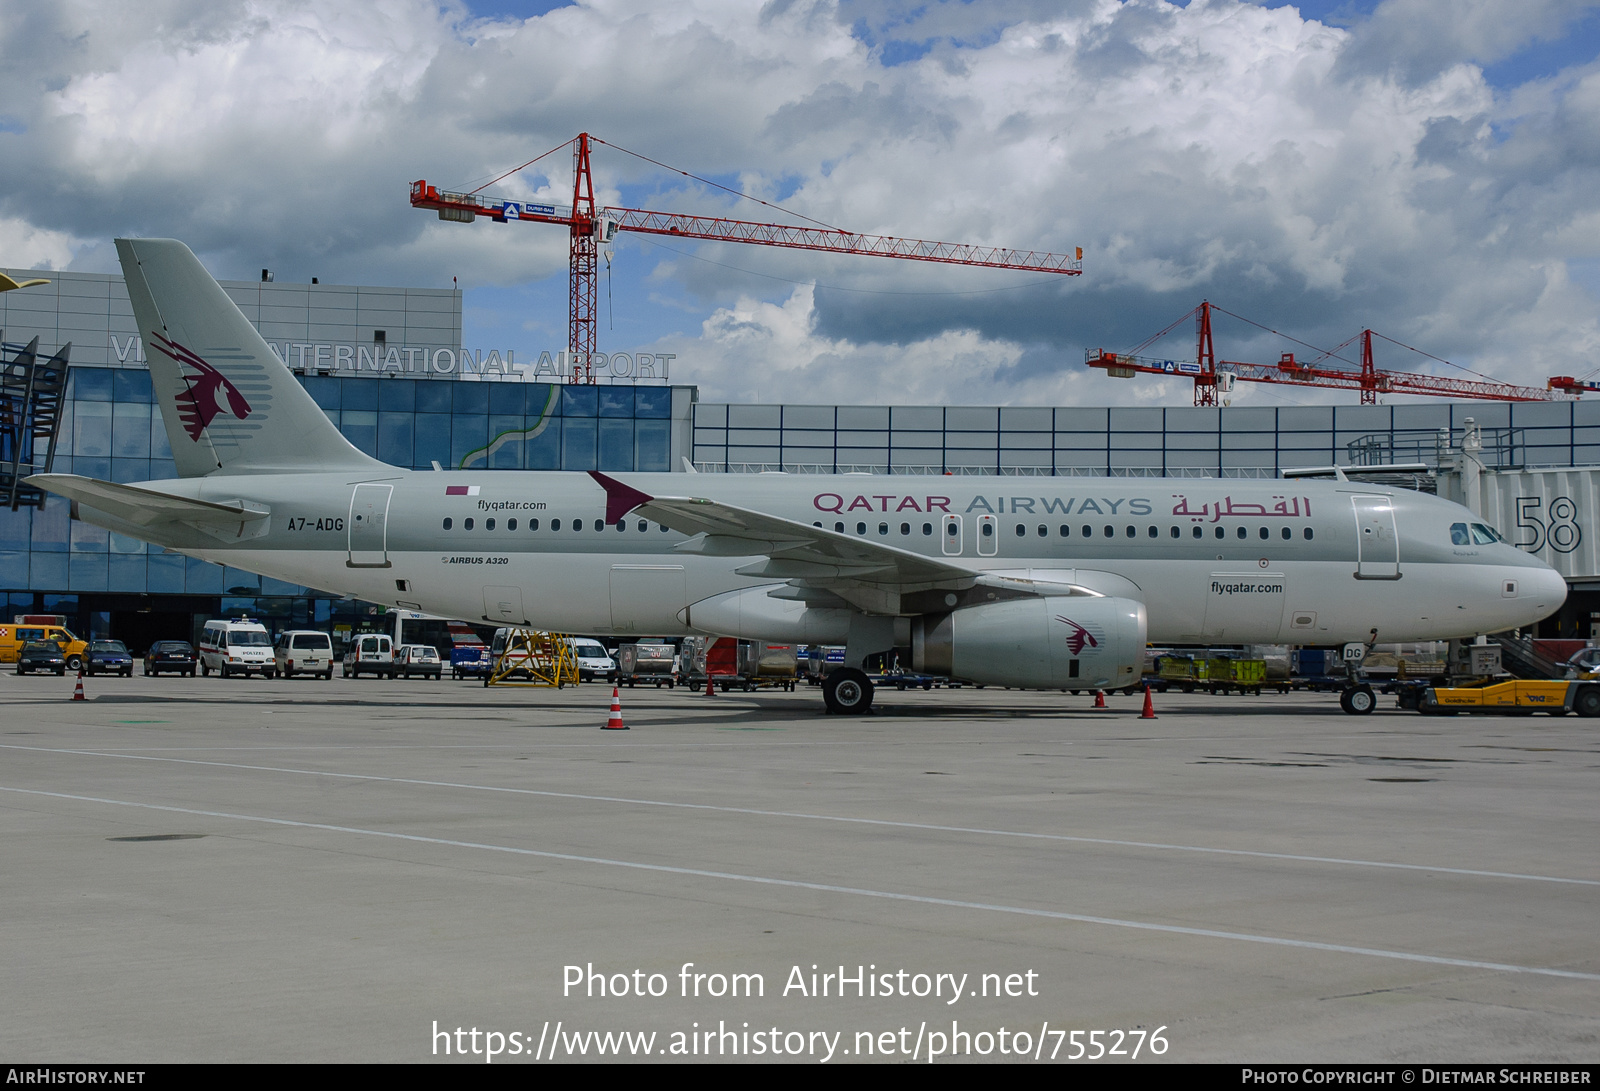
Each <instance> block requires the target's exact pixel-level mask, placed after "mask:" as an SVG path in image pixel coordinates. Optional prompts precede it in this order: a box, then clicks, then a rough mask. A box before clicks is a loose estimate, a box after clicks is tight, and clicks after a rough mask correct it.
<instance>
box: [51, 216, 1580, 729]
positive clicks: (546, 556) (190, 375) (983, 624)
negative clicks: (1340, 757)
mask: <svg viewBox="0 0 1600 1091" xmlns="http://www.w3.org/2000/svg"><path fill="white" fill-rule="evenodd" d="M117 252H118V256H119V257H120V259H121V262H122V269H123V274H124V276H125V277H126V280H127V285H128V294H129V296H130V298H131V300H132V303H133V310H134V315H135V317H136V319H137V321H138V324H139V331H140V336H141V337H142V338H143V339H144V343H145V348H146V356H147V358H148V359H149V366H150V376H151V382H152V386H153V389H154V392H155V395H156V399H157V401H158V402H159V404H160V407H161V414H162V418H163V420H164V422H165V425H166V429H167V434H168V437H169V439H170V440H171V444H172V450H173V457H174V460H175V463H176V467H177V471H178V474H179V478H178V479H177V480H172V481H159V482H144V483H140V484H114V483H111V482H107V481H99V480H96V479H93V478H89V477H82V476H78V475H74V474H46V475H39V476H36V477H34V478H32V479H31V480H32V482H33V483H36V484H38V485H41V486H43V487H45V488H47V489H49V490H50V491H52V492H54V493H57V494H59V495H61V496H65V497H68V498H70V499H71V500H72V501H73V510H74V513H75V515H76V517H77V518H79V519H82V520H84V521H87V522H90V523H93V524H95V525H97V526H101V527H105V528H107V529H110V530H114V531H117V532H118V533H122V534H128V535H132V536H135V537H138V538H142V539H144V540H146V541H150V542H155V543H157V544H159V545H162V546H165V547H167V548H169V549H173V550H176V551H178V552H181V553H185V554H188V555H190V556H194V557H200V558H203V559H205V560H208V561H215V562H218V563H222V564H230V565H233V566H235V567H237V568H243V569H246V570H248V571H253V572H258V573H261V574H262V575H266V576H273V577H276V578H278V579H282V580H288V581H290V582H293V583H299V584H303V585H307V586H311V587H323V588H328V589H333V590H338V591H340V592H342V593H344V594H348V595H352V596H356V597H358V598H362V599H366V600H368V601H371V602H385V603H390V604H393V605H396V606H401V607H404V608H408V609H417V610H424V611H427V612H428V613H431V614H436V615H441V616H445V617H456V618H462V619H468V620H481V621H486V622H492V623H496V624H503V625H532V626H536V627H539V628H546V629H553V630H559V631H565V632H582V633H596V634H600V633H605V634H612V635H617V636H625V635H634V634H652V635H663V634H690V633H697V634H698V633H709V634H715V635H719V636H736V637H747V638H753V639H767V640H785V641H797V642H805V643H827V644H843V645H845V646H846V649H847V651H846V661H845V666H844V667H842V668H840V669H838V670H835V671H834V672H833V673H832V674H830V675H829V677H828V684H827V686H826V687H825V688H824V696H825V699H826V701H827V704H828V707H829V709H830V710H832V711H835V712H846V713H859V712H864V711H866V710H867V709H868V708H869V707H870V705H871V702H872V686H871V683H870V682H869V681H868V679H867V677H866V675H865V674H864V673H863V672H862V671H861V669H860V668H861V665H862V662H863V660H864V659H865V658H866V656H868V655H870V654H872V653H874V652H879V651H884V650H887V649H889V648H903V649H904V648H909V649H910V653H911V655H910V660H911V665H912V666H913V667H914V668H915V669H916V670H918V671H922V672H927V673H931V674H942V675H948V676H950V677H952V678H959V679H964V680H967V681H971V682H978V683H988V684H992V685H1006V686H1016V687H1036V688H1048V689H1096V688H1114V687H1121V686H1126V685H1131V684H1134V683H1136V682H1137V681H1138V679H1139V673H1140V669H1141V662H1142V657H1143V653H1144V648H1145V645H1146V643H1147V642H1149V641H1155V642H1163V643H1168V642H1170V643H1194V644H1201V643H1228V644H1243V643H1273V642H1286V643H1304V644H1338V643H1344V642H1348V641H1370V640H1374V639H1379V640H1385V641H1411V640H1429V639H1441V638H1449V637H1469V636H1475V635H1477V634H1480V633H1487V632H1495V631H1499V630H1503V629H1509V628H1514V627H1517V626H1521V625H1528V624H1531V623H1533V622H1535V621H1538V620H1539V619H1541V618H1543V617H1545V616H1547V615H1548V614H1550V613H1551V612H1552V611H1554V610H1555V609H1556V608H1558V607H1559V606H1560V605H1561V603H1562V601H1563V599H1564V598H1565V596H1566V585H1565V582H1564V581H1563V580H1562V579H1561V577H1560V576H1559V575H1557V574H1556V573H1555V572H1554V571H1553V570H1552V569H1550V568H1549V567H1547V566H1546V565H1544V564H1543V563H1541V562H1539V561H1538V560H1536V559H1534V558H1533V557H1530V556H1528V555H1527V554H1526V553H1524V552H1522V551H1521V550H1518V549H1516V548H1514V547H1512V546H1510V545H1507V544H1505V543H1504V542H1503V541H1500V540H1499V539H1498V537H1497V536H1496V535H1494V534H1493V533H1492V532H1491V531H1489V530H1488V529H1487V528H1483V527H1481V525H1479V526H1478V527H1477V528H1476V529H1477V533H1473V534H1467V533H1464V529H1465V526H1471V525H1473V524H1474V523H1475V517H1474V516H1473V515H1472V514H1471V513H1470V512H1468V511H1467V510H1466V509H1464V508H1462V507H1459V506H1457V505H1455V504H1451V503H1449V502H1447V501H1444V500H1440V499H1438V498H1437V497H1433V496H1427V495H1422V494H1418V493H1413V492H1409V491H1406V490H1398V489H1391V488H1384V487H1379V486H1371V485H1357V484H1352V483H1350V482H1345V481H1312V480H1294V481H1284V480H1198V481H1197V480H1194V479H1181V480H1180V479H1110V478H1098V479H1097V478H1077V477H1074V478H1016V479H1005V478H953V477H910V476H907V477H901V476H894V477H887V478H880V479H865V478H862V477H859V476H839V477H819V476H812V475H806V476H793V477H790V476H785V475H721V474H719V475H711V474H703V475H688V474H651V473H636V474H625V475H622V476H621V477H613V476H610V475H607V474H602V473H598V472H590V473H557V472H520V471H486V472H477V471H413V470H407V469H401V468H398V467H394V466H389V465H386V464H384V463H381V462H378V461H377V460H375V459H373V458H370V457H368V456H367V455H365V454H362V453H361V452H360V451H358V450H357V449H356V448H355V447H353V446H352V445H351V444H350V443H349V442H348V441H347V440H346V439H345V438H344V437H343V436H342V435H340V433H339V431H338V429H337V428H335V427H334V426H333V424H332V423H331V422H330V421H329V420H328V418H327V417H326V416H324V415H323V413H322V411H321V410H320V409H318V408H317V406H316V405H315V403H314V402H313V401H312V400H311V398H310V396H309V395H308V394H307V393H306V392H305V390H304V389H303V388H302V387H301V386H300V384H299V383H298V382H297V381H296V380H295V378H294V376H293V375H292V374H291V373H290V372H289V370H288V369H287V368H286V367H285V366H284V365H283V364H282V363H281V362H279V360H278V359H277V357H276V356H275V355H274V354H273V352H272V350H271V349H270V348H269V347H268V346H267V345H266V343H265V342H264V341H263V340H262V338H261V336H260V335H259V334H258V333H257V332H256V330H255V328H254V327H253V326H251V324H250V322H249V321H248V320H247V319H246V318H245V317H244V315H243V314H242V313H240V311H239V309H238V308H237V307H236V306H234V304H233V302H232V301H231V300H230V299H229V298H228V297H227V295H226V294H225V293H224V292H223V291H222V289H221V288H220V287H218V285H217V283H216V281H214V280H213V279H212V278H211V276H210V275H209V274H208V273H207V272H206V270H205V269H204V268H203V267H202V266H201V264H200V262H199V261H198V260H197V259H196V258H195V256H194V255H193V254H192V253H191V252H190V251H189V249H188V248H187V247H186V246H184V245H183V244H182V243H181V242H176V241H173V240H165V239H119V240H117ZM1453 526H1454V527H1455V532H1454V533H1453V532H1452V527H1453ZM1462 540H1466V541H1468V542H1471V543H1473V544H1470V545H1466V546H1463V545H1460V544H1457V543H1459V542H1460V541H1462ZM1343 703H1344V705H1345V707H1346V709H1347V710H1349V711H1356V712H1364V711H1369V710H1370V709H1371V707H1372V693H1371V690H1370V689H1368V688H1366V687H1362V686H1354V685H1353V686H1352V687H1351V689H1350V690H1348V691H1347V692H1346V694H1345V695H1344V702H1343Z"/></svg>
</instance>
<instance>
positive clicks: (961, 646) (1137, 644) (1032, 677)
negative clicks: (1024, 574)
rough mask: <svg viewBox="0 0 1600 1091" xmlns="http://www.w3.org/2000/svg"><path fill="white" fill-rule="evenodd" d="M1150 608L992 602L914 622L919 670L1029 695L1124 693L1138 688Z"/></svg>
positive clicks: (1124, 602) (1107, 600)
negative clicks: (1066, 691)
mask: <svg viewBox="0 0 1600 1091" xmlns="http://www.w3.org/2000/svg"><path fill="white" fill-rule="evenodd" d="M1146 631H1147V623H1146V619H1145V608H1144V603H1142V602H1139V601H1138V600H1137V599H1130V598H1116V597H1112V596H1104V597H1091V596H1078V595H1073V596H1046V597H1040V598H1018V599H1010V600H1008V601H1005V602H991V603H985V604H981V605H977V606H968V607H965V608H963V609H960V610H953V611H951V612H950V613H948V614H937V615H929V616H926V617H920V618H916V619H914V620H913V622H912V626H911V653H912V654H911V659H912V666H913V668H914V669H915V670H917V671H921V672H925V673H928V674H945V675H949V676H950V677H951V678H958V679H962V680H964V681H971V682H981V683H985V684H987V685H993V686H1018V687H1021V688H1023V689H1119V688H1121V687H1123V686H1131V685H1134V684H1136V683H1137V682H1138V681H1139V676H1140V668H1141V666H1142V665H1143V662H1144V646H1145V633H1146Z"/></svg>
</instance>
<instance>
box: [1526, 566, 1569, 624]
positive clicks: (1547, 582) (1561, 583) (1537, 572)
mask: <svg viewBox="0 0 1600 1091" xmlns="http://www.w3.org/2000/svg"><path fill="white" fill-rule="evenodd" d="M1519 579H1520V580H1521V581H1522V586H1521V588H1520V589H1519V590H1520V594H1518V595H1517V598H1519V599H1523V600H1525V601H1527V602H1528V604H1529V605H1530V606H1533V607H1535V608H1537V609H1539V610H1542V611H1544V613H1542V614H1540V615H1539V616H1540V617H1545V616H1547V615H1548V614H1549V613H1550V611H1552V610H1556V609H1558V608H1560V606H1561V604H1562V603H1563V602H1566V601H1567V581H1566V580H1564V579H1563V578H1562V577H1561V573H1559V572H1557V571H1556V570H1555V569H1553V568H1537V569H1534V570H1532V571H1527V572H1526V574H1519Z"/></svg>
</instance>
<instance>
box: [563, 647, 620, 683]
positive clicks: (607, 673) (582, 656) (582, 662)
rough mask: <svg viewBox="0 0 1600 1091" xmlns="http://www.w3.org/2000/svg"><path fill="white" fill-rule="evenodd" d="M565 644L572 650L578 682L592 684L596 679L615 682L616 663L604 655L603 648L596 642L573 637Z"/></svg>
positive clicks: (604, 650)
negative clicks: (576, 667)
mask: <svg viewBox="0 0 1600 1091" xmlns="http://www.w3.org/2000/svg"><path fill="white" fill-rule="evenodd" d="M567 643H568V645H569V646H570V647H571V650H572V661H573V662H574V663H576V664H577V665H578V681H580V682H592V681H594V679H596V678H601V679H604V680H605V681H607V682H616V681H617V662H616V660H614V659H612V658H611V656H610V655H608V654H606V649H605V646H604V645H602V644H601V643H600V642H599V641H598V640H590V639H587V638H586V637H576V636H575V637H572V638H570V639H569V640H568V641H567Z"/></svg>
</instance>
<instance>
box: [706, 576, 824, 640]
mask: <svg viewBox="0 0 1600 1091" xmlns="http://www.w3.org/2000/svg"><path fill="white" fill-rule="evenodd" d="M775 586H776V585H775ZM772 590H774V587H771V586H769V587H746V588H744V589H743V590H739V591H728V592H725V593H724V594H721V595H713V596H712V597H711V598H708V599H701V600H700V601H699V602H697V603H694V604H693V605H691V606H689V607H688V608H686V609H685V610H683V611H682V612H680V613H679V614H678V620H680V621H682V622H683V623H684V624H685V625H688V626H690V627H691V628H694V629H699V630H701V631H702V632H707V633H715V634H716V635H718V636H736V637H740V638H742V639H746V640H784V641H791V642H793V643H795V644H843V643H844V642H845V639H846V637H847V636H849V633H850V611H848V610H841V609H830V608H823V609H818V608H817V607H815V606H810V605H808V604H807V603H805V602H802V601H797V600H795V599H775V598H773V597H772V596H771V595H770V594H769V592H771V591H772Z"/></svg>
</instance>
